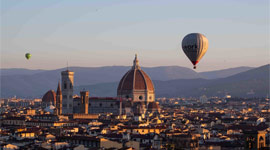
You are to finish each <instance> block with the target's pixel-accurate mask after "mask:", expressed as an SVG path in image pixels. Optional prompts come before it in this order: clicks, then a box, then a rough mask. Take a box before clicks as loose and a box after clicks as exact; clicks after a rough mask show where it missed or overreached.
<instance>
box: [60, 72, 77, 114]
mask: <svg viewBox="0 0 270 150" xmlns="http://www.w3.org/2000/svg"><path fill="white" fill-rule="evenodd" d="M61 76H62V96H63V101H62V108H63V110H62V111H63V112H62V113H63V114H72V113H73V85H74V72H72V71H69V70H66V71H62V72H61Z"/></svg>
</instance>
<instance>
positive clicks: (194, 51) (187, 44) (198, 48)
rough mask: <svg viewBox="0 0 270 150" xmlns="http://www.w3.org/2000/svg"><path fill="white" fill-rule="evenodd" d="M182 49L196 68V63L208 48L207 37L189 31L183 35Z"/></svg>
mask: <svg viewBox="0 0 270 150" xmlns="http://www.w3.org/2000/svg"><path fill="white" fill-rule="evenodd" d="M182 49H183V51H184V52H185V54H186V55H187V57H188V58H189V60H190V61H191V62H192V64H193V65H194V67H193V69H196V64H197V63H198V62H199V61H200V60H201V58H202V57H203V55H204V54H205V53H206V51H207V49H208V39H207V38H206V37H205V36H204V35H202V34H200V33H190V34H188V35H186V36H185V37H184V39H183V41H182Z"/></svg>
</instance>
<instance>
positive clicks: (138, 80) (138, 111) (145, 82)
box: [117, 55, 159, 115]
mask: <svg viewBox="0 0 270 150" xmlns="http://www.w3.org/2000/svg"><path fill="white" fill-rule="evenodd" d="M117 97H118V99H119V100H120V101H121V104H120V113H121V114H131V115H142V114H146V113H147V112H149V111H147V110H148V107H149V106H151V110H150V111H151V112H152V111H155V110H159V106H158V104H157V103H156V102H155V88H154V84H153V82H152V80H151V78H150V77H149V76H148V75H147V74H146V73H145V72H144V71H143V70H142V69H141V67H140V66H139V60H138V58H137V55H135V59H134V61H133V66H132V68H131V69H130V70H129V71H128V72H127V73H126V74H125V75H124V76H123V77H122V79H121V80H120V83H119V85H118V88H117Z"/></svg>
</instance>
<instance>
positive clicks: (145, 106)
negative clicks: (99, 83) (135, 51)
mask: <svg viewBox="0 0 270 150" xmlns="http://www.w3.org/2000/svg"><path fill="white" fill-rule="evenodd" d="M61 78H62V82H61V86H60V83H58V87H57V93H55V92H54V91H53V90H50V91H48V92H47V93H46V94H45V95H44V99H43V100H44V104H46V105H49V104H52V105H53V106H55V107H56V109H55V111H56V112H55V113H56V114H57V115H61V114H74V113H80V114H101V113H112V114H115V115H119V114H125V115H128V116H141V115H146V114H148V113H159V111H160V108H159V105H158V103H156V102H155V88H154V84H153V82H152V80H151V78H150V77H149V76H148V75H147V74H146V73H145V72H144V71H143V70H142V69H141V67H140V66H139V61H138V59H137V55H136V56H135V59H134V61H133V66H132V67H131V69H130V70H129V71H128V72H127V73H126V74H125V75H124V76H123V77H122V79H121V80H120V82H119V85H118V88H117V97H91V96H90V95H89V92H88V91H81V92H80V96H78V97H73V85H74V72H72V71H70V70H66V71H62V72H61Z"/></svg>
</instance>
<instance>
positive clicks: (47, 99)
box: [42, 90, 56, 105]
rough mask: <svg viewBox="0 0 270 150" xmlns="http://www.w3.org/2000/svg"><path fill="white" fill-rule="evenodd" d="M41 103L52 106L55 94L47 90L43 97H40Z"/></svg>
mask: <svg viewBox="0 0 270 150" xmlns="http://www.w3.org/2000/svg"><path fill="white" fill-rule="evenodd" d="M42 103H46V104H52V105H54V104H55V103H56V94H55V92H54V91H53V90H49V91H48V92H47V93H46V94H44V96H43V97H42Z"/></svg>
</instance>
